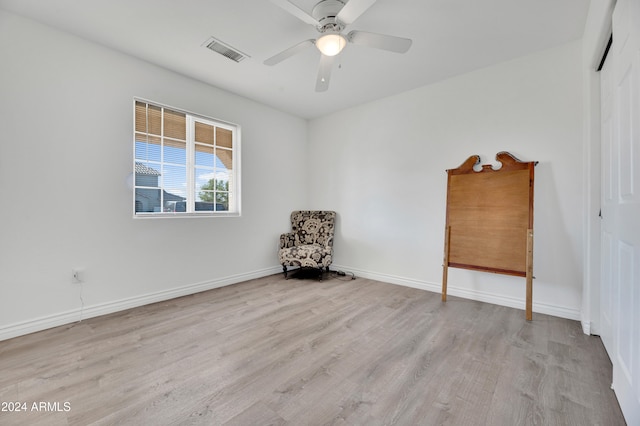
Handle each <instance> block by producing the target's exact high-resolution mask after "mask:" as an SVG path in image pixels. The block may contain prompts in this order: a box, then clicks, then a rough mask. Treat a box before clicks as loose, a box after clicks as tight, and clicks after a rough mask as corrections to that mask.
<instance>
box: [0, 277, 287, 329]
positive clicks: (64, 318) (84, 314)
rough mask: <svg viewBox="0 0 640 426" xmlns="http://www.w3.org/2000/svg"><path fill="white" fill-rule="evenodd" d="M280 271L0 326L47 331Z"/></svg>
mask: <svg viewBox="0 0 640 426" xmlns="http://www.w3.org/2000/svg"><path fill="white" fill-rule="evenodd" d="M278 272H282V267H280V266H276V267H271V268H265V269H261V270H258V271H253V272H248V273H243V274H237V275H231V276H228V277H224V278H219V279H215V280H211V281H204V282H200V283H196V284H190V285H186V286H183V287H177V288H173V289H170V290H163V291H159V292H155V293H149V294H143V295H140V296H134V297H130V298H127V299H122V300H117V301H113V302H107V303H101V304H98V305H93V306H85V307H83V308H78V309H73V310H70V311H67V312H61V313H57V314H54V315H49V316H46V317H41V318H36V319H33V320H29V321H24V322H20V323H16V324H11V325H8V326H6V327H1V328H0V341H2V340H7V339H11V338H14V337H18V336H23V335H25V334H30V333H34V332H36V331H41V330H46V329H48V328H53V327H58V326H60V325H65V324H71V323H73V322H78V321H80V320H82V319H87V318H93V317H97V316H100V315H106V314H111V313H114V312H119V311H123V310H125V309H130V308H135V307H138V306H143V305H148V304H151V303H156V302H162V301H164V300H170V299H175V298H176V297H182V296H188V295H190V294H195V293H200V292H201V291H207V290H212V289H214V288H219V287H224V286H227V285H231V284H236V283H239V282H243V281H247V280H252V279H255V278H262V277H266V276H268V275H273V274H276V273H278Z"/></svg>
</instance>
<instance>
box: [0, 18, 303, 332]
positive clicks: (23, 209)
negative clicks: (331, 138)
mask: <svg viewBox="0 0 640 426" xmlns="http://www.w3.org/2000/svg"><path fill="white" fill-rule="evenodd" d="M0 58H2V60H1V62H2V65H1V66H0V93H1V94H0V200H2V208H1V209H0V238H1V241H2V243H1V255H0V340H1V339H2V338H8V337H12V336H14V335H18V334H23V333H26V332H29V331H34V330H37V329H41V328H46V327H48V326H52V325H57V324H60V323H65V322H71V321H75V320H78V319H79V318H80V307H81V300H80V291H81V290H82V293H83V294H82V298H83V300H84V305H85V309H84V317H87V316H89V315H97V314H100V313H104V312H109V311H113V310H116V309H121V308H123V307H127V306H133V305H137V304H142V303H147V302H149V301H153V300H159V299H163V298H169V297H172V296H176V295H180V294H185V293H190V292H192V291H195V290H200V289H205V288H210V287H214V286H218V285H222V284H227V283H230V282H237V281H241V280H243V279H246V278H251V277H255V276H262V275H266V274H269V273H273V272H276V271H279V268H278V267H277V244H278V236H279V234H280V233H281V232H283V231H286V230H287V229H288V228H289V221H288V216H289V213H290V212H291V210H294V209H296V208H299V207H300V206H301V205H302V204H304V203H306V200H307V195H306V194H307V192H306V190H305V189H306V186H307V184H306V182H305V181H304V179H303V178H300V177H301V176H304V174H305V173H304V171H305V170H304V167H303V165H304V161H301V160H302V159H304V155H305V150H306V139H307V133H306V132H307V122H306V121H305V120H302V119H299V118H296V117H293V116H290V115H287V114H284V113H281V112H278V111H276V110H274V109H271V108H268V107H266V106H263V105H260V104H258V103H255V102H253V101H250V100H247V99H245V98H241V97H239V96H236V95H233V94H230V93H228V92H225V91H222V90H218V89H216V88H212V87H211V86H208V85H205V84H202V83H199V82H197V81H194V80H190V79H187V78H184V77H182V76H179V75H177V74H174V73H172V72H169V71H167V70H164V69H161V68H158V67H156V66H153V65H150V64H148V63H146V62H142V61H139V60H137V59H134V58H131V57H129V56H126V55H123V54H120V53H116V52H114V51H112V50H109V49H106V48H104V47H101V46H99V45H96V44H92V43H89V42H86V41H84V40H81V39H79V38H76V37H73V36H71V35H67V34H65V33H62V32H58V31H56V30H53V29H51V28H49V27H45V26H42V25H40V24H38V23H35V22H33V21H30V20H25V19H23V18H21V17H18V16H16V15H13V14H9V13H6V12H3V11H0ZM239 66H241V64H239ZM212 72H214V71H212ZM134 96H139V97H143V98H146V99H150V100H153V101H157V102H160V103H164V104H168V105H171V106H174V107H177V108H181V109H185V110H189V111H194V112H198V113H200V114H204V115H208V116H211V117H215V118H219V119H222V120H226V121H230V122H233V123H237V124H240V125H241V126H242V216H241V217H239V218H199V219H155V220H141V219H135V220H134V219H133V218H132V210H133V208H132V194H131V189H130V188H129V187H128V186H127V184H126V181H127V176H128V175H129V174H130V173H131V162H132V128H133V127H132V108H133V107H132V102H133V97H134ZM291 176H296V177H297V178H296V179H290V177H291ZM72 267H82V268H83V269H84V270H83V271H82V279H83V281H84V284H83V285H82V286H79V285H77V284H71V268H72Z"/></svg>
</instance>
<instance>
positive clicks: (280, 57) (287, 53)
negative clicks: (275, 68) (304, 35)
mask: <svg viewBox="0 0 640 426" xmlns="http://www.w3.org/2000/svg"><path fill="white" fill-rule="evenodd" d="M315 42H316V41H315V40H314V39H312V38H310V39H309V40H305V41H303V42H300V43H298V44H296V45H295V46H291V47H290V48H288V49H285V50H283V51H282V52H280V53H278V54H277V55H274V56H272V57H270V58H269V59H267V60H266V61H264V64H265V65H275V64H277V63H280V62H282V61H284V60H285V59H287V58H290V57H291V56H293V55H295V54H296V53H299V52H301V51H303V50H304V49H306V48H307V47H308V46H313V45H314V44H315Z"/></svg>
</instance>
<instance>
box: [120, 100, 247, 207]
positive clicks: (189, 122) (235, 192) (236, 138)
mask: <svg viewBox="0 0 640 426" xmlns="http://www.w3.org/2000/svg"><path fill="white" fill-rule="evenodd" d="M137 102H142V103H146V104H148V105H150V106H154V107H158V108H162V109H163V110H164V109H167V110H171V111H175V112H178V113H181V114H185V116H186V126H187V128H186V138H187V147H186V155H187V159H186V169H187V180H186V185H187V188H186V211H184V212H165V211H162V212H137V211H136V207H135V206H136V188H138V186H136V163H137V162H138V161H139V160H138V159H136V133H137V132H136V125H135V120H136V103H137ZM163 116H164V115H163ZM196 121H197V122H201V123H205V124H207V125H211V126H215V127H219V128H222V129H226V130H230V131H231V133H232V148H231V152H232V171H231V174H230V176H229V179H230V181H231V182H232V189H231V188H230V189H229V195H228V196H229V205H228V210H225V211H209V210H207V211H195V200H196V192H197V191H196V189H195V169H196V166H195V145H196V142H195V135H194V126H195V122H196ZM132 127H133V153H132V159H133V161H132V170H133V186H132V189H133V190H132V193H133V194H132V198H133V199H132V206H133V217H134V218H135V219H157V218H185V217H189V218H191V217H198V218H202V217H238V216H240V215H241V209H240V206H241V203H240V200H241V196H240V194H241V191H240V188H241V184H240V183H241V179H240V176H241V172H240V140H241V137H240V134H241V130H240V125H238V124H235V123H231V122H228V121H223V120H219V119H216V118H212V117H207V116H205V115H202V114H196V113H193V112H190V111H187V110H184V109H181V108H175V107H172V106H169V105H165V104H162V103H159V102H155V101H150V100H147V99H144V98H138V97H134V98H133V126H132ZM161 129H162V130H161V133H164V125H161ZM160 137H161V139H163V140H164V135H163V134H162V135H160ZM163 151H164V150H163V149H162V145H161V158H160V162H159V163H160V164H165V161H164V158H163V154H162V152H163ZM163 190H164V188H163V187H162V186H161V187H160V191H163Z"/></svg>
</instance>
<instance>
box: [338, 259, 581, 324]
mask: <svg viewBox="0 0 640 426" xmlns="http://www.w3.org/2000/svg"><path fill="white" fill-rule="evenodd" d="M331 269H334V270H337V269H340V270H343V271H350V272H353V273H354V274H356V276H359V277H362V278H368V279H372V280H376V281H381V282H385V283H389V284H397V285H402V286H405V287H413V288H418V289H421V290H426V291H431V292H434V293H440V292H441V291H442V283H432V282H427V281H419V280H415V279H413V278H406V277H400V276H396V275H388V274H383V273H379V272H371V271H363V270H358V269H355V268H351V267H349V266H343V265H335V264H334V265H332V266H331ZM447 294H449V295H451V296H458V297H462V298H464V299H470V300H477V301H479V302H485V303H492V304H494V305H500V306H507V307H509V308H516V309H522V310H524V305H525V300H524V298H522V299H520V298H515V297H508V296H503V295H501V294H495V293H489V292H483V291H474V290H469V289H465V288H460V287H456V286H452V285H451V283H449V284H448V285H447ZM533 312H537V313H540V314H545V315H551V316H554V317H559V318H566V319H570V320H575V321H580V311H579V310H576V309H571V308H566V307H564V306H559V305H552V304H548V303H536V302H535V301H534V303H533ZM583 330H584V324H583Z"/></svg>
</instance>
